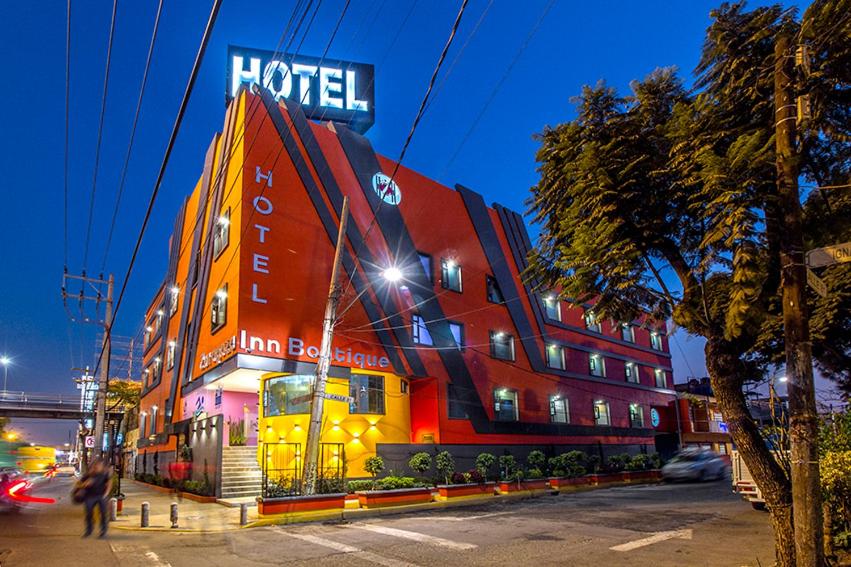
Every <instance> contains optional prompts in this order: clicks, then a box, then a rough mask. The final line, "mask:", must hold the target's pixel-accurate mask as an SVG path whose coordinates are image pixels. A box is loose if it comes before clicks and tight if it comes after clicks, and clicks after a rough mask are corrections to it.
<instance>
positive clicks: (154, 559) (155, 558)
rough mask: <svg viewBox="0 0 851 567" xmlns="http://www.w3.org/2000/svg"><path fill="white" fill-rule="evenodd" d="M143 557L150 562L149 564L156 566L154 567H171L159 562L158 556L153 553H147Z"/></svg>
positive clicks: (169, 564) (168, 564) (164, 562)
mask: <svg viewBox="0 0 851 567" xmlns="http://www.w3.org/2000/svg"><path fill="white" fill-rule="evenodd" d="M145 557H147V558H148V559H150V560H151V562H152V563H153V564H154V565H156V567H171V563H168V562H166V561H161V560H160V556H159V555H157V554H156V553H154V552H153V551H148V552H146V553H145Z"/></svg>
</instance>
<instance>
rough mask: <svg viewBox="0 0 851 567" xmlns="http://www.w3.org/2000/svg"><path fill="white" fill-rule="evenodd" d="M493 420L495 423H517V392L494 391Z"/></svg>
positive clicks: (502, 389)
mask: <svg viewBox="0 0 851 567" xmlns="http://www.w3.org/2000/svg"><path fill="white" fill-rule="evenodd" d="M493 403H494V408H493V418H494V420H495V421H517V420H518V419H519V412H518V409H517V391H516V390H509V389H508V388H497V389H496V390H494V391H493Z"/></svg>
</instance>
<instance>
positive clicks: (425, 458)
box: [408, 451, 431, 477]
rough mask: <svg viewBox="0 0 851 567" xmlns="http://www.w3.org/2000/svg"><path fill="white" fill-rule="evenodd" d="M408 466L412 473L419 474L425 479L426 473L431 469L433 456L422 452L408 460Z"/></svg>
mask: <svg viewBox="0 0 851 567" xmlns="http://www.w3.org/2000/svg"><path fill="white" fill-rule="evenodd" d="M408 466H409V467H410V468H411V470H412V471H414V472H416V473H419V475H420V477H423V476H424V475H425V473H426V471H427V470H429V469H430V468H431V455H429V454H428V453H426V452H425V451H420V452H419V453H416V454H415V455H414V456H413V457H411V458H410V460H408Z"/></svg>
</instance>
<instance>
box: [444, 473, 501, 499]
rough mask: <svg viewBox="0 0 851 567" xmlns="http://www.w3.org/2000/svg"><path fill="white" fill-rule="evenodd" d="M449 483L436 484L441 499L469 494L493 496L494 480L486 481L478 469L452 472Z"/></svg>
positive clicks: (468, 495)
mask: <svg viewBox="0 0 851 567" xmlns="http://www.w3.org/2000/svg"><path fill="white" fill-rule="evenodd" d="M451 480H452V483H451V484H439V485H437V490H438V495H439V497H440V498H441V499H442V500H451V499H454V498H468V497H471V496H493V494H494V486H495V485H496V483H494V482H486V481H485V477H484V476H483V475H482V473H481V472H479V470H478V469H470V470H469V471H467V472H465V473H461V472H456V473H453V474H452V477H451Z"/></svg>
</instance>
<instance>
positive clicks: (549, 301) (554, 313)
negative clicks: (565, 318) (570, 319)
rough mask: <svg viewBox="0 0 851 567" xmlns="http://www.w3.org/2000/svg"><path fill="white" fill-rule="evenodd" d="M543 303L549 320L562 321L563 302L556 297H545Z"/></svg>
mask: <svg viewBox="0 0 851 567" xmlns="http://www.w3.org/2000/svg"><path fill="white" fill-rule="evenodd" d="M543 302H544V310H545V311H546V314H547V319H552V320H554V321H561V302H560V301H559V300H558V299H556V298H555V296H545V297H544V299H543Z"/></svg>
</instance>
